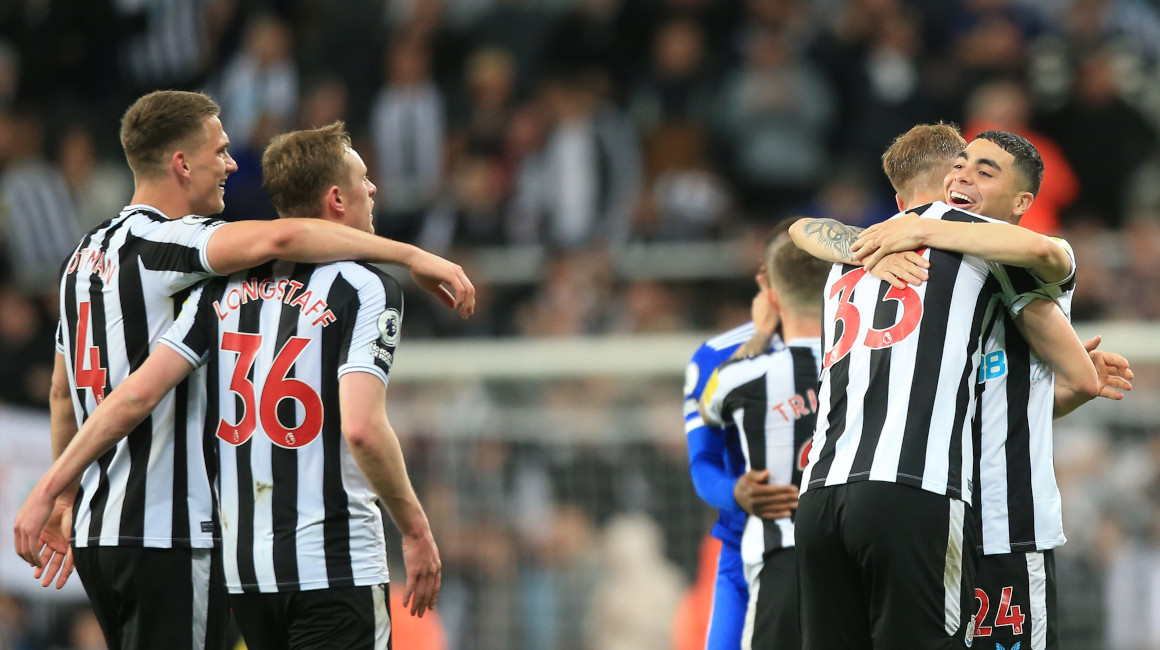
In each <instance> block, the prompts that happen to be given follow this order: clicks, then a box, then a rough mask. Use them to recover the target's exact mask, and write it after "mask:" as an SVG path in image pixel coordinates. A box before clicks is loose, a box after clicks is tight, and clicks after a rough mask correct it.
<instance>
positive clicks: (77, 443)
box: [15, 345, 193, 566]
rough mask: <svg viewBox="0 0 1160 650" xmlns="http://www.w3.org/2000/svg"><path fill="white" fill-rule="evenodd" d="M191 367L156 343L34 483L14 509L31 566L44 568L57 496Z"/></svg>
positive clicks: (20, 547)
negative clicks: (44, 535)
mask: <svg viewBox="0 0 1160 650" xmlns="http://www.w3.org/2000/svg"><path fill="white" fill-rule="evenodd" d="M192 370H193V366H192V365H190V363H189V362H188V361H187V360H186V359H185V357H183V356H181V355H180V354H178V353H177V352H175V351H174V350H172V349H171V348H169V347H167V346H165V345H159V346H157V348H156V350H154V351H153V353H152V354H150V355H149V358H148V359H146V360H145V362H144V363H143V364H141V367H140V368H138V369H137V370H136V371H135V372H133V373H132V374H130V375H129V376H128V377H127V378H125V381H123V382H121V383H120V384H118V385H117V388H116V389H115V390H113V391H112V392H111V393H109V396H108V397H107V398H106V399H105V400H104V401H103V402H101V405H100V406H99V407H97V410H95V411H93V414H92V415H91V416H89V418H88V419H87V420H85V423H84V426H82V427H81V428H80V430H79V431H78V432H77V434H76V436H75V437H74V438H73V439H72V442H71V443H69V444H68V446H67V447H66V448H65V449H64V451H63V452H61V454H60V456H59V457H58V458H57V459H56V462H54V463H53V464H52V467H51V468H49V470H48V472H47V473H46V474H45V475H44V476H43V477H41V479H40V481H38V482H37V484H36V487H34V488H33V489H32V493H31V494H29V495H28V499H27V500H26V501H25V502H24V505H23V506H22V507H21V508H20V512H19V513H17V515H16V525H15V534H16V553H17V554H18V555H20V557H22V558H24V559H25V560H26V561H28V563H29V564H32V565H33V566H42V560H41V559H40V557H39V553H40V544H39V543H37V540H38V538H39V536H40V534H41V530H42V529H43V528H44V525H45V523H46V522H47V521H48V519H49V515H50V514H51V511H52V509H53V502H54V501H55V499H56V498H57V497H58V496H59V495H60V494H61V493H62V492H64V491H65V490H66V489H68V488H69V486H71V485H74V484H75V483H76V481H78V480H79V479H80V477H81V474H82V473H83V472H84V470H85V468H86V467H88V466H89V465H90V464H92V463H93V462H94V461H96V460H97V459H98V458H100V457H101V455H102V454H104V453H105V452H106V451H108V450H109V449H111V448H112V447H113V446H114V445H116V444H117V442H118V441H120V440H121V439H122V438H124V437H125V436H127V435H129V432H131V431H132V430H133V428H134V427H136V426H137V425H138V424H140V422H141V421H142V420H144V419H145V416H147V415H149V413H151V412H152V411H153V408H154V407H155V406H157V403H158V402H160V401H161V398H163V397H165V395H166V394H167V393H168V392H169V391H170V390H172V389H173V387H174V386H176V385H177V384H178V382H180V381H181V380H182V379H184V378H185V376H186V375H188V374H189V373H190V372H191V371H192Z"/></svg>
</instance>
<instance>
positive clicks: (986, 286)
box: [947, 276, 999, 499]
mask: <svg viewBox="0 0 1160 650" xmlns="http://www.w3.org/2000/svg"><path fill="white" fill-rule="evenodd" d="M997 291H999V282H998V280H996V279H995V278H994V276H990V277H988V278H987V279H986V281H985V282H984V283H983V289H982V290H981V291H980V292H979V296H978V298H977V299H976V301H975V311H974V315H973V316H972V317H971V333H970V339H969V340H968V344H967V356H966V359H964V360H963V374H962V377H960V378H959V393H958V401H957V402H956V403H955V419H954V422H953V423H952V424H951V427H952V428H951V441H950V458H949V459H948V461H947V493H948V494H950V495H952V496H955V497H956V498H960V499H965V498H967V497H968V496H969V495H967V494H963V491H962V487H961V486H962V482H963V426H964V425H965V424H966V420H967V410H968V408H969V407H970V403H971V398H972V397H974V395H975V389H976V386H977V384H978V375H977V373H978V371H979V366H978V364H977V363H976V361H977V359H975V351H976V350H978V349H979V345H980V341H981V337H980V335H981V334H982V332H983V320H984V319H985V318H986V317H987V306H988V305H990V304H991V301H992V300H994V299H995V292H997ZM976 399H977V398H976ZM973 465H974V466H975V467H978V465H979V461H978V458H976V459H975V462H974V463H973ZM970 487H971V486H969V485H968V489H970Z"/></svg>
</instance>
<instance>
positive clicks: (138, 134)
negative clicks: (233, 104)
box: [121, 90, 221, 178]
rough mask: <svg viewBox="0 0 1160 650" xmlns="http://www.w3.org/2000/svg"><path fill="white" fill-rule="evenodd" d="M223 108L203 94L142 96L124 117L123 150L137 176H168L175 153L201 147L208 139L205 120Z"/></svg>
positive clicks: (171, 92) (161, 92)
mask: <svg viewBox="0 0 1160 650" xmlns="http://www.w3.org/2000/svg"><path fill="white" fill-rule="evenodd" d="M220 113H221V107H220V106H218V105H217V102H215V101H214V100H212V99H210V98H209V96H208V95H204V94H202V93H191V92H185V91H180V90H158V91H154V92H151V93H149V94H148V95H144V96H142V97H140V98H139V99H138V100H137V101H135V102H133V105H132V106H130V107H129V110H127V111H125V114H124V115H123V116H122V117H121V148H122V149H124V150H125V159H126V160H127V161H128V162H129V168H130V169H132V170H133V174H134V175H136V176H139V177H142V178H149V177H156V176H159V175H161V174H162V173H164V171H165V166H166V164H167V162H168V160H169V157H170V156H172V155H173V153H174V152H175V151H179V150H181V149H184V148H190V147H194V146H197V145H198V144H200V143H201V142H202V140H204V139H205V138H206V137H207V133H206V127H205V121H206V119H207V118H211V117H217V116H218V114H220Z"/></svg>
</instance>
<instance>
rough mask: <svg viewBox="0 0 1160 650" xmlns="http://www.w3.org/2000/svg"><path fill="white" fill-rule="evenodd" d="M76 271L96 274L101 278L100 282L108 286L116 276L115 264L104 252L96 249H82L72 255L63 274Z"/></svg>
mask: <svg viewBox="0 0 1160 650" xmlns="http://www.w3.org/2000/svg"><path fill="white" fill-rule="evenodd" d="M78 270H84V271H88V272H89V273H96V274H97V275H99V276H100V277H101V281H102V282H104V283H105V284H109V283H111V282H112V281H113V277H114V276H115V275H117V264H116V263H115V262H113V261H112V260H110V259H109V258H108V257H107V256H106V255H105V251H102V250H100V249H97V248H82V249H81V250H79V251H77V252H75V253H73V256H72V259H71V260H69V262H68V268H67V269H66V270H65V272H66V273H76V272H77V271H78Z"/></svg>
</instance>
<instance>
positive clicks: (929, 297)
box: [897, 248, 963, 487]
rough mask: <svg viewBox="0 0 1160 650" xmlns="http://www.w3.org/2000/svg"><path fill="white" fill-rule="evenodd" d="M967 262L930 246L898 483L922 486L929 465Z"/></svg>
mask: <svg viewBox="0 0 1160 650" xmlns="http://www.w3.org/2000/svg"><path fill="white" fill-rule="evenodd" d="M962 264H963V256H962V255H961V254H960V253H951V252H948V251H944V250H939V249H937V248H932V249H930V271H929V277H930V279H929V281H928V282H927V285H926V294H925V296H924V297H923V310H922V326H921V327H920V329H919V332H918V346H917V350H916V353H915V357H914V378H913V380H912V382H911V386H910V402H909V404H908V406H907V415H906V425H905V427H904V429H903V434H902V447H901V449H900V450H899V458H898V475H897V476H898V482H899V483H902V484H905V485H911V486H915V487H922V475H923V471H924V469H925V467H926V447H927V444H928V442H929V440H930V421H931V416H932V415H933V414H934V409H935V397H936V396H937V393H938V382H939V376H940V374H941V371H942V364H943V355H944V353H945V352H946V350H945V346H946V337H947V326H948V323H949V321H950V312H951V304H952V299H953V297H954V289H955V283H956V282H957V281H958V277H959V269H960V267H961V266H962Z"/></svg>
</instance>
